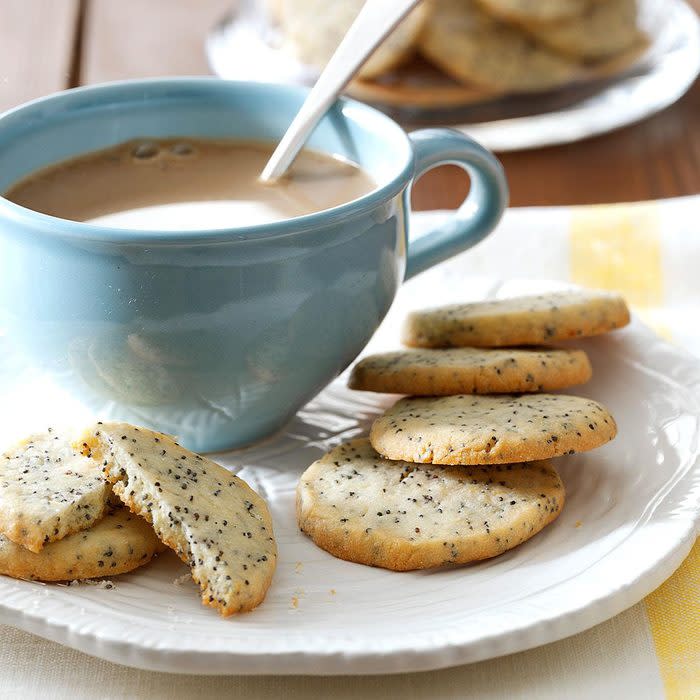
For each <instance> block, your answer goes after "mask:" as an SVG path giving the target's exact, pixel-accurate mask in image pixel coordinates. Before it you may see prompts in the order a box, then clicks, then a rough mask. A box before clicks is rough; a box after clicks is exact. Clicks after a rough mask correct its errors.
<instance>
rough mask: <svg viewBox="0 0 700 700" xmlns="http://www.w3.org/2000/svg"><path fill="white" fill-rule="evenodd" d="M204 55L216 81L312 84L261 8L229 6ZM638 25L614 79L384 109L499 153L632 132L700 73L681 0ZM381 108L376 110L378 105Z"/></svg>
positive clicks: (250, 1)
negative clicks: (628, 58) (643, 45)
mask: <svg viewBox="0 0 700 700" xmlns="http://www.w3.org/2000/svg"><path fill="white" fill-rule="evenodd" d="M232 6H233V9H232V11H231V13H230V15H229V16H228V17H226V18H225V19H224V20H223V21H222V22H221V23H219V24H218V25H217V26H216V27H215V28H214V29H213V30H212V32H211V33H210V35H209V37H208V39H207V44H206V50H207V55H208V58H209V64H210V65H211V67H212V70H213V71H214V72H215V73H216V74H217V75H220V76H221V77H222V78H228V79H233V80H259V81H263V82H281V83H296V84H307V85H308V84H312V83H313V81H314V80H315V78H316V77H317V73H316V72H315V71H314V70H312V69H310V68H309V67H308V66H305V65H303V64H301V63H299V62H297V61H295V60H294V58H293V57H292V56H290V55H289V53H288V52H285V51H282V50H280V49H278V48H276V46H275V43H276V41H277V42H278V40H277V38H276V37H275V34H274V31H272V30H271V29H270V28H269V27H268V26H267V24H266V22H265V18H264V16H263V14H262V13H261V11H260V3H259V0H232ZM639 6H640V25H641V26H642V28H643V29H644V30H645V32H646V33H647V34H648V36H649V37H651V46H650V48H649V50H648V51H647V52H646V53H645V55H644V57H643V59H642V60H641V61H640V62H639V63H638V64H636V65H635V66H634V67H633V68H632V69H631V70H629V71H627V72H625V73H623V74H622V75H621V76H620V77H619V78H618V79H614V80H608V81H600V82H599V84H593V85H584V86H583V87H580V86H579V87H573V88H564V89H563V90H555V91H552V92H549V93H542V94H536V95H518V96H514V97H506V98H503V99H499V100H495V101H491V102H484V103H477V104H473V105H471V106H468V107H464V108H458V109H452V110H450V109H442V110H439V111H438V110H435V109H425V108H418V107H416V108H406V109H401V110H393V109H391V108H387V111H388V112H389V114H391V116H393V117H395V118H396V119H397V120H398V121H400V122H401V123H403V124H404V125H406V126H420V125H423V124H426V123H429V124H442V125H445V126H452V127H455V128H458V129H460V130H461V131H463V132H464V133H466V134H469V135H470V136H472V137H473V138H475V139H476V140H478V141H479V142H480V143H482V144H483V145H484V146H486V148H490V149H491V150H494V151H499V152H505V151H515V150H522V149H528V148H539V147H542V146H552V145H556V144H563V143H572V142H574V141H580V140H581V139H585V138H589V137H591V136H595V135H598V134H603V133H606V132H609V131H612V130H614V129H619V128H621V127H623V126H627V125H629V124H633V123H635V122H638V121H640V120H642V119H645V118H647V117H649V116H651V115H652V114H656V113H657V112H659V111H661V110H662V109H665V108H666V107H668V106H669V105H671V104H673V103H674V102H675V101H676V100H678V99H679V98H680V97H682V96H683V95H684V94H685V92H686V91H687V90H688V88H689V87H690V86H691V85H692V84H693V81H694V80H695V78H696V77H697V75H698V72H700V20H699V19H698V16H697V14H696V12H695V11H694V10H693V9H691V8H690V7H689V6H688V5H687V4H686V2H684V0H639ZM378 106H379V107H380V108H382V105H378Z"/></svg>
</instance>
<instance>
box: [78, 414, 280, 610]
mask: <svg viewBox="0 0 700 700" xmlns="http://www.w3.org/2000/svg"><path fill="white" fill-rule="evenodd" d="M77 444H79V445H80V446H81V447H82V450H83V454H85V455H86V456H89V457H92V458H93V459H95V460H98V461H99V462H100V464H101V465H102V468H103V470H104V474H105V476H106V478H107V480H108V481H110V482H111V483H112V489H113V491H114V493H115V494H116V495H117V496H118V497H119V498H120V499H121V500H122V501H123V502H124V503H125V504H126V505H127V506H128V507H129V508H130V509H131V510H132V512H134V513H136V514H138V515H140V516H142V517H143V518H145V519H146V520H148V522H150V523H151V524H152V525H153V529H154V530H155V533H156V535H157V536H158V538H159V539H160V540H161V541H162V542H163V543H164V544H166V545H168V547H170V548H171V549H173V550H174V551H175V552H176V553H177V554H178V556H179V557H180V558H181V559H182V560H183V561H184V562H185V563H187V564H188V566H189V567H190V570H191V573H192V578H193V579H194V580H195V581H196V582H197V583H199V585H200V587H201V590H202V602H203V603H204V604H205V605H210V606H212V607H214V608H216V609H217V610H218V611H219V612H220V613H221V614H222V615H224V616H228V615H231V614H233V613H237V612H243V611H247V610H252V609H253V608H255V607H256V606H258V605H259V604H260V603H261V602H262V601H263V599H264V598H265V594H266V593H267V589H268V588H269V587H270V583H271V581H272V575H273V573H274V570H275V564H276V561H277V546H276V544H275V540H274V536H273V532H272V518H271V516H270V512H269V510H268V508H267V505H266V504H265V501H263V499H262V498H261V497H260V496H258V494H257V493H255V491H253V490H252V489H251V488H250V487H249V486H248V485H247V484H246V483H245V482H244V481H243V480H242V479H240V478H238V477H236V476H234V475H233V474H231V473H230V472H229V471H227V470H226V469H225V468H224V467H222V466H221V465H219V464H216V463H215V462H212V461H211V460H209V459H206V458H204V457H201V456H200V455H197V454H194V453H192V452H190V451H189V450H186V449H185V448H183V447H181V446H180V445H178V443H177V442H175V441H174V440H173V439H172V438H171V437H169V436H167V435H163V434H161V433H156V432H153V431H151V430H147V429H146V428H139V427H136V426H133V425H129V424H127V423H104V424H103V423H98V424H97V425H95V426H94V427H93V428H91V429H90V430H89V431H88V432H87V433H86V434H85V435H84V436H83V438H82V439H81V440H80V441H79V443H77Z"/></svg>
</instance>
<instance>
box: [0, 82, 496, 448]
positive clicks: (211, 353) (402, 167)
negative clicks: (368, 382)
mask: <svg viewBox="0 0 700 700" xmlns="http://www.w3.org/2000/svg"><path fill="white" fill-rule="evenodd" d="M305 94H306V92H305V90H303V89H299V88H294V87H282V86H276V85H269V84H257V83H243V82H225V81H221V80H218V79H209V78H194V79H190V78H186V79H167V80H143V81H141V80H140V81H129V82H123V83H113V84H109V85H100V86H95V87H87V88H80V89H76V90H69V91H67V92H63V93H59V94H56V95H52V96H49V97H46V98H43V99H40V100H37V101H34V102H31V103H29V104H27V105H24V106H22V107H19V108H17V109H15V110H12V111H10V112H7V113H6V114H4V115H2V116H1V117H0V192H4V191H6V190H7V188H8V187H9V186H10V185H12V184H13V183H14V182H16V181H17V180H18V179H19V178H22V177H24V176H26V175H27V174H29V173H31V172H32V171H34V170H36V169H38V168H41V167H44V166H46V165H49V164H51V163H55V162H56V161H60V160H63V159H66V158H71V157H74V156H78V155H80V154H83V153H86V152H89V151H93V150H96V149H101V148H106V147H109V146H112V145H114V144H117V143H120V142H123V141H127V140H130V139H134V138H148V137H179V136H189V137H200V138H234V139H249V140H255V141H270V142H274V141H277V140H278V139H279V138H280V137H281V135H282V134H283V132H284V131H285V129H286V127H287V126H288V124H289V123H290V121H291V120H292V117H293V116H294V114H295V112H296V111H297V109H298V108H299V106H300V105H301V103H302V101H303V99H304V97H305ZM309 146H310V147H311V148H312V149H316V150H319V151H323V152H327V153H333V154H340V155H342V156H344V157H346V158H348V159H350V160H351V161H354V162H356V163H358V164H359V165H360V167H362V168H364V169H365V170H366V171H368V172H369V173H370V174H371V175H372V177H373V178H374V179H375V181H376V182H377V183H378V187H377V189H376V190H374V191H372V192H370V193H369V194H367V195H365V196H364V197H362V198H360V199H358V200H356V201H353V202H350V203H347V204H343V205H341V206H338V207H335V208H334V209H330V210H327V211H321V212H317V213H314V214H310V215H308V216H302V217H298V218H294V219H289V220H285V221H281V222H277V223H271V224H262V225H257V226H247V227H244V228H242V227H241V228H230V229H226V230H213V231H196V232H192V231H184V232H172V231H169V232H166V231H132V230H121V229H111V228H104V227H100V226H97V225H93V224H88V223H77V222H73V221H66V220H62V219H58V218H55V217H51V216H47V215H44V214H39V213H37V212H34V211H31V210H29V209H26V208H23V207H21V206H18V205H16V204H13V203H11V202H9V201H8V200H6V199H3V198H1V197H0V324H2V325H3V326H5V328H6V329H7V331H8V334H9V337H10V339H11V341H12V342H13V343H14V345H15V346H17V347H18V348H19V349H20V351H21V352H22V353H23V354H24V355H25V356H26V357H27V358H28V359H30V360H31V362H33V364H34V365H36V366H39V367H41V368H43V369H45V370H48V371H49V372H51V374H52V375H53V376H54V377H55V378H56V379H58V380H59V381H60V382H62V383H63V384H64V385H66V386H69V387H70V389H71V391H73V392H74V393H76V394H77V395H78V396H79V397H80V398H82V399H83V400H84V401H87V402H88V403H90V404H91V405H92V406H93V407H95V408H96V409H97V410H98V411H99V412H100V413H101V415H103V416H105V417H118V418H121V419H125V420H130V421H132V422H136V423H140V424H143V425H148V426H151V427H154V428H156V429H158V430H161V431H164V432H168V433H173V434H175V435H178V436H179V437H180V439H181V440H182V442H183V443H184V444H185V445H187V446H189V447H191V448H193V449H195V450H200V451H213V450H222V449H225V448H230V447H235V446H240V445H245V444H247V443H251V442H253V441H255V440H258V439H260V438H262V437H265V436H267V435H269V434H271V433H273V432H275V431H276V430H278V429H279V428H281V427H282V426H283V425H284V424H285V422H286V421H288V420H289V419H290V418H291V416H293V415H294V413H295V412H296V411H297V410H298V409H299V408H300V407H301V406H302V405H303V404H304V403H305V402H306V401H308V400H309V399H310V398H311V397H312V396H314V394H316V393H317V392H318V391H319V390H320V389H321V388H322V387H323V386H324V385H325V384H326V383H327V382H328V381H330V380H331V379H332V378H333V377H334V376H336V375H337V374H339V373H340V372H341V371H342V370H343V369H344V368H345V367H347V365H348V364H349V363H350V362H351V361H352V360H353V359H354V358H355V357H356V356H357V354H358V353H359V352H360V350H362V348H363V347H364V345H365V344H366V343H367V341H368V340H369V338H370V337H371V336H372V334H373V333H374V331H375V330H376V328H377V326H378V325H379V323H380V322H381V320H382V319H383V318H384V315H385V314H386V312H387V310H388V309H389V306H390V305H391V303H392V301H393V299H394V295H395V294H396V290H397V288H398V287H399V285H400V284H401V282H402V281H403V280H404V279H406V278H409V277H412V276H413V275H416V274H418V273H419V272H421V271H423V270H425V269H426V268H428V267H430V266H432V265H435V264H436V263H439V262H440V261H442V260H444V259H446V258H448V257H449V256H451V255H454V254H455V253H458V252H460V251H462V250H465V249H466V248H468V247H470V246H472V245H474V244H475V243H477V242H478V241H479V240H481V239H482V238H484V236H486V235H487V234H488V233H489V232H490V231H491V230H492V229H493V228H494V226H495V225H496V224H497V222H498V221H499V219H500V217H501V215H502V213H503V210H504V208H505V206H506V201H507V186H506V181H505V178H504V175H503V171H502V169H501V166H500V164H499V163H498V161H497V160H496V158H495V157H494V156H493V155H492V154H491V153H489V152H488V151H486V150H485V149H484V148H482V147H481V146H479V145H478V144H477V143H475V142H474V141H472V140H471V139H469V138H467V137H466V136H464V135H462V134H460V133H458V132H456V131H451V130H448V129H426V130H422V131H417V132H415V133H412V134H410V135H406V134H405V133H404V131H403V130H402V129H401V128H400V127H399V126H398V125H397V124H396V123H395V122H393V121H392V120H391V119H389V118H388V117H386V116H385V115H383V114H382V113H380V112H378V111H376V110H374V109H372V108H370V107H367V106H366V105H363V104H361V103H358V102H355V101H352V100H346V99H342V100H340V101H338V102H337V103H336V104H335V106H334V107H333V108H332V109H331V110H330V112H329V113H328V115H327V116H326V117H325V118H324V119H323V121H322V122H321V124H320V125H319V127H318V128H317V129H316V131H315V133H314V134H313V137H312V138H311V140H310V142H309ZM444 163H455V164H457V165H460V166H462V167H463V168H464V169H465V170H467V171H468V172H469V174H470V176H471V190H470V193H469V197H468V199H467V200H466V202H465V203H464V204H463V205H462V207H461V208H460V209H459V211H458V212H456V214H455V215H454V216H453V217H452V218H451V219H450V220H449V221H448V222H447V223H446V224H445V225H443V226H441V227H440V228H438V229H437V230H435V231H434V232H432V233H431V234H429V235H427V236H425V237H421V238H420V239H419V240H418V241H416V242H415V243H411V245H410V246H408V245H407V230H408V225H409V215H410V205H409V192H410V188H411V184H412V182H413V181H414V179H415V178H417V177H419V176H420V175H421V174H422V173H424V172H425V171H426V170H429V169H430V168H433V167H434V166H437V165H441V164H444ZM37 400H39V399H37Z"/></svg>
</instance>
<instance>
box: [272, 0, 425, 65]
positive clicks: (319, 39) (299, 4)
mask: <svg viewBox="0 0 700 700" xmlns="http://www.w3.org/2000/svg"><path fill="white" fill-rule="evenodd" d="M363 5H364V0H330V1H329V0H285V2H284V3H282V5H281V6H279V7H278V8H277V9H276V13H275V17H276V19H277V21H278V24H279V28H280V30H281V32H282V34H283V36H284V40H285V43H286V45H287V46H288V47H289V49H290V50H291V51H292V53H294V54H295V55H296V56H297V57H298V59H299V60H300V61H302V62H303V63H307V64H309V65H311V66H315V67H316V68H318V69H322V68H323V67H324V66H325V65H326V63H328V61H329V60H330V58H331V56H332V55H333V53H334V52H335V50H336V48H338V45H339V44H340V42H341V41H342V39H343V37H344V36H345V34H346V32H347V31H348V29H350V26H351V25H352V23H353V22H354V20H355V18H356V17H357V15H358V14H359V12H360V10H361V9H362V6H363ZM428 12H429V10H428V7H427V5H426V4H425V3H421V4H420V5H418V6H417V7H416V8H415V9H414V10H412V11H411V13H410V14H409V15H408V16H407V17H406V18H405V19H404V20H403V22H401V24H400V25H399V26H398V27H397V28H396V29H395V30H394V31H393V32H392V33H391V34H390V35H389V36H388V37H387V38H386V39H385V40H384V42H383V43H382V44H381V45H380V46H379V47H378V48H377V50H376V51H375V52H374V53H373V54H372V56H371V57H370V58H369V59H368V61H367V62H366V63H365V64H364V66H362V68H361V69H360V72H359V76H360V77H362V78H366V79H371V78H374V77H376V76H378V75H381V74H382V73H385V72H386V71H388V70H390V69H392V68H395V67H396V66H398V65H399V64H400V63H402V62H403V61H404V60H405V59H406V58H408V57H409V56H410V55H411V53H412V52H413V49H414V47H415V45H416V41H417V39H418V36H419V34H420V32H421V30H422V29H423V26H424V24H425V21H426V19H427V17H428Z"/></svg>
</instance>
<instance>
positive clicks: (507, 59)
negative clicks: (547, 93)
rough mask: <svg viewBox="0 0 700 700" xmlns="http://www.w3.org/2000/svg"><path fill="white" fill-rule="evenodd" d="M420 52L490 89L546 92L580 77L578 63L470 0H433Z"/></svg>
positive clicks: (443, 67) (458, 77) (460, 76)
mask: <svg viewBox="0 0 700 700" xmlns="http://www.w3.org/2000/svg"><path fill="white" fill-rule="evenodd" d="M429 7H430V8H431V10H432V13H431V15H430V18H429V20H428V22H427V23H426V26H425V29H424V30H423V32H422V33H421V35H420V38H419V42H418V43H419V47H420V50H421V53H422V54H423V55H424V56H425V57H426V58H427V59H428V60H429V61H430V62H431V63H433V64H435V65H436V66H437V67H438V68H440V69H441V70H443V71H444V72H445V73H447V74H448V75H450V76H451V77H453V78H454V79H456V80H458V81H460V82H467V83H469V84H474V85H478V86H480V87H483V88H486V89H502V90H508V91H513V90H514V91H519V92H527V91H537V90H547V89H549V88H553V87H556V86H559V85H564V84H566V83H569V82H571V81H572V80H573V79H574V78H576V76H577V75H578V74H579V73H580V70H581V67H580V66H579V64H577V63H576V62H575V61H572V60H571V59H569V58H567V57H565V56H562V55H561V54H558V53H556V52H554V51H552V50H551V49H549V48H547V47H546V46H543V45H541V44H538V43H537V42H535V41H533V39H532V37H530V36H529V35H528V34H526V33H524V32H522V31H521V30H520V29H518V28H516V27H513V26H510V25H508V24H505V23H504V22H500V21H498V20H495V19H493V18H492V17H490V16H489V15H488V14H487V13H486V12H484V11H483V10H482V9H481V8H479V7H478V6H477V4H476V2H475V1H473V0H472V1H470V0H432V2H431V3H430V4H429Z"/></svg>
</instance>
